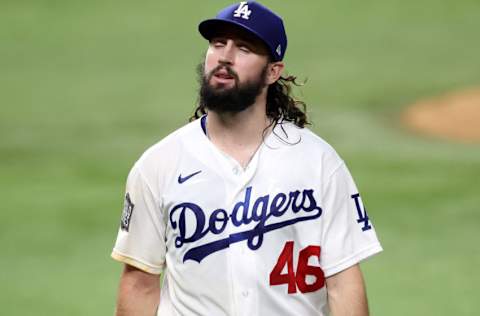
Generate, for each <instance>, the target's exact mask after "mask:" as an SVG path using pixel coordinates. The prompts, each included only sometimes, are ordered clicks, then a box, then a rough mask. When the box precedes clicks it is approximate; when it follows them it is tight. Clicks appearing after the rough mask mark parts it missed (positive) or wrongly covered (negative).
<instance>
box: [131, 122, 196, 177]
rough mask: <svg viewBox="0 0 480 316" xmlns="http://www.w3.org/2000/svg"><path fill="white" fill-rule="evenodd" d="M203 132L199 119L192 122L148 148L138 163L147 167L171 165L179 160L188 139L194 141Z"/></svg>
mask: <svg viewBox="0 0 480 316" xmlns="http://www.w3.org/2000/svg"><path fill="white" fill-rule="evenodd" d="M199 133H201V127H200V124H199V122H198V120H195V121H193V122H190V123H188V124H186V125H184V126H182V127H180V128H178V129H176V130H175V131H173V132H171V133H170V134H168V135H167V136H165V137H164V138H162V139H161V140H160V141H158V142H157V143H155V144H153V145H151V146H150V147H149V148H147V149H146V150H145V151H144V152H143V154H142V155H141V156H140V158H139V159H138V160H137V162H136V165H137V166H142V168H145V169H152V168H153V167H155V166H158V165H164V166H171V165H172V164H173V163H175V161H176V160H178V157H179V155H180V154H181V151H182V148H183V147H184V143H185V142H186V141H192V139H193V138H194V137H198V136H199V135H198V134H199Z"/></svg>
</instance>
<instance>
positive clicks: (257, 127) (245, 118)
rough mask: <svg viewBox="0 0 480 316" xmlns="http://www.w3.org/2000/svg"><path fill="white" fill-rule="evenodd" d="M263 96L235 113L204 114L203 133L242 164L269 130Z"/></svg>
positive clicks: (245, 162)
mask: <svg viewBox="0 0 480 316" xmlns="http://www.w3.org/2000/svg"><path fill="white" fill-rule="evenodd" d="M269 125H271V121H270V119H269V118H268V117H267V115H266V99H265V98H261V97H259V98H257V100H256V102H255V103H254V104H253V105H252V106H250V107H249V108H248V109H246V110H244V111H242V112H239V113H235V114H232V113H221V114H220V113H216V112H212V111H210V112H209V113H208V117H207V133H208V137H209V138H210V140H211V141H212V143H213V144H214V145H215V146H217V147H218V148H219V149H220V150H222V151H224V152H225V153H227V154H228V155H230V156H231V157H233V158H234V159H235V160H237V161H238V162H239V163H240V164H241V165H242V166H244V167H245V166H246V165H247V164H248V162H249V161H250V159H251V157H252V156H253V155H254V154H255V152H256V150H257V149H258V147H259V146H260V144H261V143H262V141H263V138H264V137H265V133H266V132H267V133H268V132H269V131H266V130H265V129H266V128H267V127H268V126H269Z"/></svg>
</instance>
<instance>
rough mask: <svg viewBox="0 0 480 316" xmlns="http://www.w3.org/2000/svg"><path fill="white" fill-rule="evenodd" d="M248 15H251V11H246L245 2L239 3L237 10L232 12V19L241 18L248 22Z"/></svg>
mask: <svg viewBox="0 0 480 316" xmlns="http://www.w3.org/2000/svg"><path fill="white" fill-rule="evenodd" d="M250 14H252V10H249V9H248V4H247V2H245V1H242V2H240V4H239V5H238V8H237V10H235V11H233V16H234V17H236V18H243V19H245V20H248V19H249V18H250Z"/></svg>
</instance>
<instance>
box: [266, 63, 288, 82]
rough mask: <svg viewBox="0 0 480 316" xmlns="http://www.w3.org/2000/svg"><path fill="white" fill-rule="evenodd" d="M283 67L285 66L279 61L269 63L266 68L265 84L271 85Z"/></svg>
mask: <svg viewBox="0 0 480 316" xmlns="http://www.w3.org/2000/svg"><path fill="white" fill-rule="evenodd" d="M284 68H285V64H284V63H282V62H281V61H277V62H274V63H269V64H268V69H267V79H266V81H267V82H266V84H267V85H271V84H272V83H274V82H276V81H277V80H278V79H279V78H280V76H281V75H282V72H283V69H284Z"/></svg>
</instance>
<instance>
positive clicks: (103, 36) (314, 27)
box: [0, 0, 480, 316]
mask: <svg viewBox="0 0 480 316" xmlns="http://www.w3.org/2000/svg"><path fill="white" fill-rule="evenodd" d="M228 3H230V2H229V1H223V0H222V1H203V2H199V1H178V2H173V1H142V2H135V3H134V2H130V1H111V0H96V1H93V0H85V1H72V0H64V1H54V0H37V1H33V0H25V1H13V0H2V1H1V2H0V159H1V163H0V196H1V201H0V202H1V212H0V214H1V215H0V219H1V222H0V238H1V245H2V250H1V254H0V270H1V272H0V308H1V311H0V314H2V315H22V316H24V315H25V316H26V315H111V314H112V313H113V309H114V302H115V296H116V287H117V283H118V276H119V273H120V271H121V266H120V264H118V263H116V262H114V261H113V260H111V259H110V257H109V255H110V251H111V248H112V246H113V242H114V240H115V237H116V231H117V227H118V222H119V218H120V213H121V209H122V205H123V191H124V182H125V179H126V175H127V173H128V171H129V169H130V167H131V166H132V164H133V162H134V161H135V160H136V159H137V158H138V156H139V155H140V154H141V153H142V152H143V150H144V149H145V148H147V147H148V146H150V145H151V144H153V143H155V142H156V141H157V140H159V139H161V138H162V137H163V136H165V135H167V134H168V133H169V132H171V131H173V130H174V129H176V128H177V127H179V126H181V125H182V124H184V123H185V122H186V119H187V117H188V116H189V115H190V114H191V113H192V109H193V107H194V104H195V101H196V89H197V83H196V76H195V66H196V65H197V64H198V63H199V62H200V61H201V60H202V56H203V52H204V50H205V48H206V43H205V42H204V40H203V39H202V38H201V37H200V36H199V35H198V33H197V32H196V27H197V23H198V22H199V21H200V20H201V19H203V18H206V17H210V16H212V15H213V14H214V13H215V12H216V11H217V10H218V9H219V8H221V7H222V6H223V5H226V4H228ZM264 3H265V4H267V5H269V6H271V7H273V8H274V9H275V10H276V11H278V12H279V13H281V15H283V17H284V18H285V20H286V27H287V32H288V34H289V49H288V51H287V58H286V63H287V69H288V71H289V72H290V73H292V74H296V75H298V76H299V77H300V78H308V83H307V84H306V86H305V87H303V88H302V89H301V90H298V91H297V95H299V96H301V97H302V98H304V99H305V100H306V101H307V103H308V104H309V112H310V115H311V118H312V120H313V122H314V125H313V126H312V129H313V130H315V131H316V132H317V133H319V134H320V135H321V136H322V137H323V138H325V139H326V140H327V141H328V142H330V143H331V144H332V145H333V146H334V147H335V148H336V149H337V150H338V152H339V153H340V154H341V155H342V156H343V158H344V159H345V160H346V161H347V164H348V165H349V167H350V169H351V171H352V173H353V174H354V177H355V179H356V182H357V184H358V186H359V187H360V189H361V192H362V193H363V196H364V200H365V202H366V205H367V206H368V210H369V213H370V216H371V218H373V220H374V223H375V225H376V228H377V232H378V234H379V237H380V239H381V241H382V244H383V246H384V248H385V251H384V253H382V254H381V255H379V256H377V257H375V258H374V259H372V260H370V261H368V262H367V263H365V264H364V265H363V270H364V272H365V276H366V279H367V284H368V293H369V300H370V308H371V312H372V315H474V314H477V313H478V310H479V307H480V303H479V300H478V295H479V294H478V293H479V284H480V272H479V271H478V269H479V267H480V247H479V245H478V243H479V241H480V180H479V179H480V145H478V144H477V145H467V144H456V143H453V142H444V141H440V140H436V139H434V138H426V137H421V136H418V135H415V134H413V133H410V132H409V131H406V130H405V129H403V128H402V127H401V126H400V125H399V123H398V121H397V119H396V118H397V117H398V115H399V113H400V112H401V110H402V108H404V107H405V106H406V105H408V104H410V103H411V102H413V101H415V100H417V99H419V98H423V97H429V96H432V95H436V94H438V93H443V92H446V91H450V90H454V89H459V88H463V87H470V86H476V85H477V86H479V85H480V58H479V56H480V41H479V38H480V2H479V1H478V0H457V1H454V0H445V1H434V0H421V1H412V0H406V1H399V0H371V1H362V2H360V1H346V0H338V1H326V0H325V1H306V0H302V1H273V0H269V1H264ZM479 124H480V122H479Z"/></svg>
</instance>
